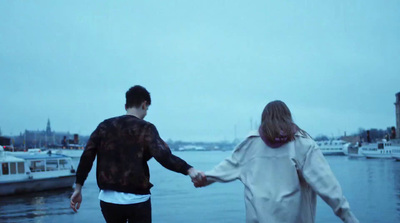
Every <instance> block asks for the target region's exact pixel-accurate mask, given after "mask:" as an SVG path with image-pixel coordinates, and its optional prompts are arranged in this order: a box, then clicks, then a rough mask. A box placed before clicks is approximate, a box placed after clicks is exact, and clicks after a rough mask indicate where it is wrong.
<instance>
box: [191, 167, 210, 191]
mask: <svg viewBox="0 0 400 223" xmlns="http://www.w3.org/2000/svg"><path fill="white" fill-rule="evenodd" d="M188 174H189V176H190V178H191V179H192V182H193V185H194V186H195V187H204V186H206V185H207V177H206V175H204V173H203V172H201V171H198V170H196V169H194V168H193V167H192V168H190V169H189V170H188Z"/></svg>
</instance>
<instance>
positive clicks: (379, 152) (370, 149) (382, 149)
mask: <svg viewBox="0 0 400 223" xmlns="http://www.w3.org/2000/svg"><path fill="white" fill-rule="evenodd" d="M361 149H362V153H363V155H364V156H365V157H367V158H379V159H391V158H393V157H392V150H393V149H396V150H397V149H399V147H398V146H394V145H392V142H390V141H389V142H387V141H386V140H382V142H377V143H367V144H364V145H363V146H362V147H361Z"/></svg>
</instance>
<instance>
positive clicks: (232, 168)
mask: <svg viewBox="0 0 400 223" xmlns="http://www.w3.org/2000/svg"><path fill="white" fill-rule="evenodd" d="M249 141H250V139H249V138H247V139H246V140H245V141H243V142H242V143H240V144H239V145H238V146H237V147H236V148H235V149H234V150H233V153H232V154H231V155H230V156H229V157H227V158H225V160H223V161H222V162H220V163H219V164H218V165H217V166H215V167H214V168H213V169H212V170H210V171H207V172H205V175H206V176H207V183H208V184H211V183H214V182H222V183H225V182H231V181H234V180H237V179H239V178H240V172H241V169H240V160H241V157H242V153H243V148H244V147H246V146H248V144H249V143H250V142H249Z"/></svg>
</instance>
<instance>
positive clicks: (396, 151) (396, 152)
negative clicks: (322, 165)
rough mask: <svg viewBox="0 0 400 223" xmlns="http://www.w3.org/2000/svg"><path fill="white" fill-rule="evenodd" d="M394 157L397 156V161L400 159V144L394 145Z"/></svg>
mask: <svg viewBox="0 0 400 223" xmlns="http://www.w3.org/2000/svg"><path fill="white" fill-rule="evenodd" d="M392 157H393V158H395V159H396V160H397V161H400V145H398V146H394V147H393V148H392Z"/></svg>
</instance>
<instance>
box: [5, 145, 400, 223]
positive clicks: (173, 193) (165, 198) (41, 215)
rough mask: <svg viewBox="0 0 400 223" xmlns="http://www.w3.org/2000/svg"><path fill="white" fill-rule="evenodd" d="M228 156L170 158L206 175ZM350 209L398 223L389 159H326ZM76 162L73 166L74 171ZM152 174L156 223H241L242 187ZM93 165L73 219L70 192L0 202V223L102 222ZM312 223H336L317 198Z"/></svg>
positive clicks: (397, 181)
mask: <svg viewBox="0 0 400 223" xmlns="http://www.w3.org/2000/svg"><path fill="white" fill-rule="evenodd" d="M230 153H231V152H229V151H228V152H222V151H212V152H211V151H207V152H195V151H193V152H174V154H175V155H177V156H179V157H181V158H183V159H185V160H186V161H187V162H188V163H189V164H191V165H193V166H194V167H196V168H198V169H201V170H209V169H211V168H212V167H213V166H215V165H217V164H218V163H219V162H220V161H221V160H222V159H224V158H225V157H226V156H228V155H230ZM326 159H327V160H328V162H329V164H330V166H331V168H332V170H333V172H334V174H335V175H336V177H337V178H338V180H339V182H340V183H341V185H342V189H343V191H344V194H345V196H346V197H347V199H348V200H349V202H350V206H351V208H352V210H353V212H354V213H355V215H356V216H357V217H358V218H359V220H360V222H362V223H395V222H400V162H396V161H394V160H391V159H387V160H380V159H365V158H361V159H350V158H348V157H346V156H328V157H326ZM78 162H79V160H78V159H76V160H74V164H75V167H76V165H77V163H78ZM149 165H150V169H151V182H152V183H153V184H154V185H155V186H154V187H153V188H152V190H151V191H152V198H151V199H152V200H151V201H152V207H153V209H152V211H153V215H152V216H153V222H155V223H158V222H160V223H177V222H178V223H183V222H190V223H203V222H207V223H213V222H215V223H220V222H221V223H240V222H245V207H244V198H243V190H244V188H243V185H242V184H241V182H240V181H235V182H232V183H226V184H221V183H215V184H213V185H210V186H209V187H206V188H200V189H196V188H194V187H193V185H192V183H191V181H190V179H189V177H188V176H184V175H182V174H177V173H174V172H171V171H169V170H166V169H164V168H163V167H162V166H161V165H160V164H158V163H157V162H156V161H155V160H154V159H152V160H150V161H149ZM95 169H96V168H95V165H94V166H93V168H92V171H91V173H90V174H89V177H88V179H87V181H86V183H85V186H84V188H83V202H82V205H81V208H80V209H79V211H78V213H74V212H73V211H72V210H71V209H70V208H69V198H70V196H71V194H72V191H73V189H72V188H71V189H63V190H56V191H47V192H40V193H33V194H26V195H18V196H8V197H0V222H57V223H62V222H68V223H71V222H104V219H103V216H102V214H101V211H100V207H99V200H98V198H97V196H98V192H99V190H98V187H97V184H96V178H95ZM316 222H320V223H335V222H341V220H340V219H339V218H338V217H336V216H335V215H334V214H333V211H332V210H331V209H330V207H329V206H328V205H327V204H326V203H324V201H323V200H321V199H320V198H318V204H317V216H316Z"/></svg>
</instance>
